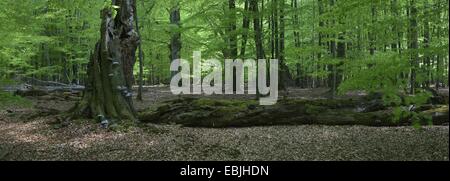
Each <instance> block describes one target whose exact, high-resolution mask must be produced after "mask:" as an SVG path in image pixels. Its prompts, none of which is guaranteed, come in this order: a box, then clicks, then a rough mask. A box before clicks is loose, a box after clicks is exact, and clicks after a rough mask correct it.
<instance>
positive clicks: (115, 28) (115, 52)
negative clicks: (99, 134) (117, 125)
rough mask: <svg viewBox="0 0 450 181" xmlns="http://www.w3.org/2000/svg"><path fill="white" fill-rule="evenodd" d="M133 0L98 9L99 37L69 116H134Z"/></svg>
mask: <svg viewBox="0 0 450 181" xmlns="http://www.w3.org/2000/svg"><path fill="white" fill-rule="evenodd" d="M135 11H136V3H135V0H113V1H112V6H111V7H105V8H104V9H103V10H102V11H101V19H102V23H101V28H100V34H101V38H100V40H99V41H98V42H97V43H96V45H95V50H94V53H92V54H91V58H90V62H89V64H88V72H87V73H88V77H87V80H86V89H85V90H84V92H83V98H82V100H81V101H80V102H78V104H77V105H76V106H75V107H74V108H73V109H72V110H71V112H70V114H71V116H70V119H76V118H96V119H98V120H100V121H101V122H102V125H103V124H105V125H108V124H109V121H110V120H137V119H136V111H135V109H134V106H133V102H132V84H133V67H134V64H135V61H136V57H135V52H136V49H137V47H138V45H139V43H140V41H139V40H140V38H139V35H138V33H137V32H136V29H135V19H136V17H135Z"/></svg>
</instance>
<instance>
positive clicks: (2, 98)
mask: <svg viewBox="0 0 450 181" xmlns="http://www.w3.org/2000/svg"><path fill="white" fill-rule="evenodd" d="M30 106H31V102H30V101H29V100H27V99H25V98H22V97H20V96H15V95H13V94H12V93H10V92H0V109H4V108H8V107H30Z"/></svg>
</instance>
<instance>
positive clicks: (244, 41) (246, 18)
mask: <svg viewBox="0 0 450 181" xmlns="http://www.w3.org/2000/svg"><path fill="white" fill-rule="evenodd" d="M248 1H249V0H245V4H244V15H243V16H244V18H243V20H242V28H243V30H244V32H243V33H242V42H241V43H242V44H241V52H240V53H241V55H240V57H241V58H245V51H246V47H247V41H248V30H249V28H250V19H249V16H248V12H249V6H250V5H249V2H248Z"/></svg>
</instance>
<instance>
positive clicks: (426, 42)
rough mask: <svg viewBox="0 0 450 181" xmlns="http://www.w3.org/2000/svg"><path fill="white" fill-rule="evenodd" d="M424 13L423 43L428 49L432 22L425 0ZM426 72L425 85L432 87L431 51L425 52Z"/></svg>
mask: <svg viewBox="0 0 450 181" xmlns="http://www.w3.org/2000/svg"><path fill="white" fill-rule="evenodd" d="M424 15H425V20H424V22H423V23H424V37H423V38H424V39H423V43H424V48H425V49H426V50H428V49H429V48H430V42H431V34H430V22H429V9H428V3H427V2H425V9H424ZM424 58H425V67H424V68H425V72H426V77H427V79H426V81H425V84H424V86H425V87H426V88H430V83H431V82H432V80H431V79H432V75H431V67H432V65H431V56H430V53H425V56H424Z"/></svg>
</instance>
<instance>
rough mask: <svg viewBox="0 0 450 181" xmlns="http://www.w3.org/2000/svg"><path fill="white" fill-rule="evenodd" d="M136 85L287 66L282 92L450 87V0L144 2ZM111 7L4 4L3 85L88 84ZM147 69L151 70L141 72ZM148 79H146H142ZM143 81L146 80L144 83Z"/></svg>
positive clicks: (64, 0) (86, 0)
mask: <svg viewBox="0 0 450 181" xmlns="http://www.w3.org/2000/svg"><path fill="white" fill-rule="evenodd" d="M136 3H137V16H138V21H137V23H136V25H137V26H138V27H139V28H138V29H139V34H140V35H141V46H140V47H139V51H137V57H138V60H139V62H142V64H140V63H136V66H135V71H134V74H135V80H136V81H135V83H136V85H138V84H139V82H140V81H139V80H142V81H141V82H142V84H144V85H154V84H167V83H168V82H169V81H170V76H171V72H170V71H169V65H170V62H171V60H172V59H175V58H179V57H182V58H184V59H187V60H192V58H191V57H192V52H193V51H197V50H200V51H202V53H203V54H202V56H203V57H208V58H212V57H215V58H219V59H222V60H223V59H224V58H242V59H245V58H254V59H256V58H267V59H269V58H278V59H279V60H280V61H281V66H280V67H281V76H280V78H281V80H280V82H281V83H282V85H281V87H282V88H283V87H288V86H299V87H302V88H317V87H328V88H330V89H331V92H332V93H333V95H334V94H336V93H339V92H345V91H348V90H354V89H356V90H367V91H383V92H385V93H388V94H389V93H393V92H397V91H398V90H400V91H403V92H405V93H410V94H414V93H418V92H421V90H422V89H423V88H439V87H446V86H447V85H448V78H447V76H448V1H447V0H358V1H355V0H198V1H187V0H182V1H175V0H167V1H161V0H137V2H136ZM110 4H111V1H103V0H96V1H92V0H17V1H1V2H0V8H1V11H0V19H1V21H2V24H3V26H1V27H0V34H1V36H0V78H1V79H2V80H3V81H2V82H10V81H7V80H23V79H24V78H26V79H27V80H29V79H30V78H36V79H39V80H44V81H55V82H61V83H67V84H68V83H73V84H81V85H83V84H84V81H85V78H86V69H87V68H86V67H87V66H86V65H87V63H88V62H89V56H90V54H91V53H92V51H93V49H94V45H95V43H96V41H97V40H98V38H99V33H98V31H99V27H100V23H101V21H100V13H99V12H100V10H101V9H102V8H105V7H107V6H109V5H110ZM139 65H141V66H142V69H139ZM140 73H142V74H140ZM140 75H141V76H140Z"/></svg>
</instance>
